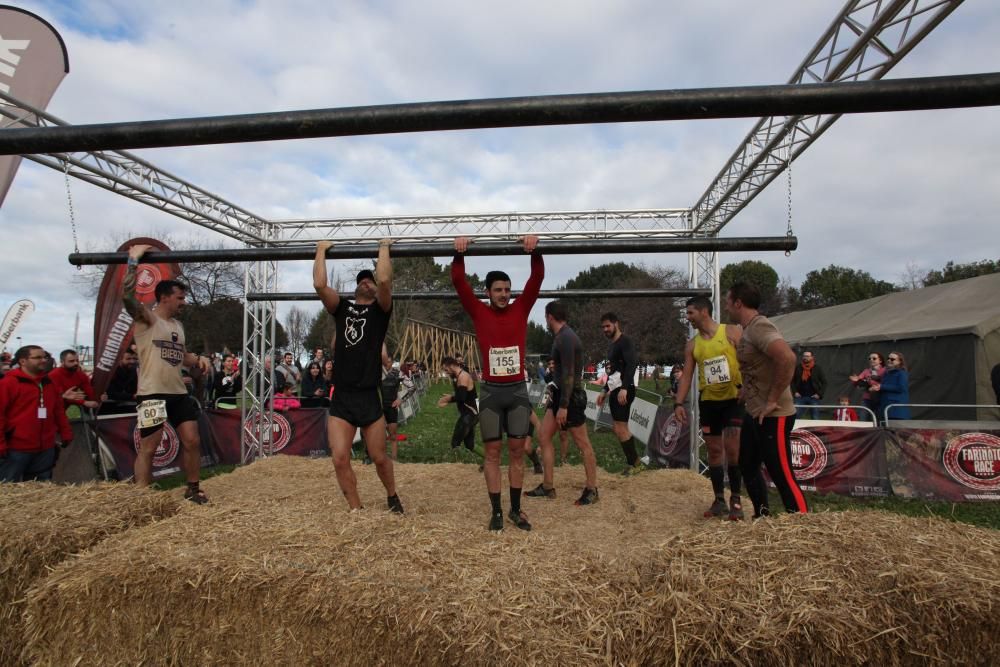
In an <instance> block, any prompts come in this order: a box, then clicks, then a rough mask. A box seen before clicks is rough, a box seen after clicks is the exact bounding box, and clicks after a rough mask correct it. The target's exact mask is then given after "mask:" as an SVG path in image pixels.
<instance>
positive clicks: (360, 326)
mask: <svg viewBox="0 0 1000 667" xmlns="http://www.w3.org/2000/svg"><path fill="white" fill-rule="evenodd" d="M367 321H368V320H366V319H364V318H361V317H348V318H345V320H344V340H345V341H347V345H348V347H350V346H352V345H357V344H358V343H360V342H361V339H362V338H364V337H365V322H367Z"/></svg>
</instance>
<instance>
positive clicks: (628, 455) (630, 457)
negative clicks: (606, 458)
mask: <svg viewBox="0 0 1000 667" xmlns="http://www.w3.org/2000/svg"><path fill="white" fill-rule="evenodd" d="M618 444H620V445H621V446H622V452H624V453H625V461H626V462H627V463H628V464H629V465H630V466H634V465H635V463H636V461H638V460H639V455H638V454H636V453H635V438H631V437H630V438H629V439H628V440H622V441H621V442H620V443H618Z"/></svg>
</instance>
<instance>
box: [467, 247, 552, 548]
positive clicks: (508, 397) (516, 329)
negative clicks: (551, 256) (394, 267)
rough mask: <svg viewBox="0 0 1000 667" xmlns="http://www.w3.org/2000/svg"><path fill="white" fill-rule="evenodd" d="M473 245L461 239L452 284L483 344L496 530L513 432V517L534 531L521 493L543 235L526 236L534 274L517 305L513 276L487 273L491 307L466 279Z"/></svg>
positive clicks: (483, 399) (482, 406)
mask: <svg viewBox="0 0 1000 667" xmlns="http://www.w3.org/2000/svg"><path fill="white" fill-rule="evenodd" d="M470 243H471V241H470V240H469V239H467V238H456V239H455V253H456V254H455V257H454V259H453V260H452V262H451V282H452V284H453V285H454V286H455V291H456V292H458V298H459V300H460V301H461V302H462V307H463V308H465V312H467V313H468V314H469V317H470V318H472V324H473V326H474V327H475V330H476V338H477V340H478V342H479V358H480V365H481V367H482V369H483V379H482V383H481V384H480V386H479V393H480V399H479V428H480V431H481V433H482V436H483V447H484V448H485V450H486V463H485V464H484V468H483V472H484V476H485V477H486V490H487V492H488V493H489V496H490V505H491V514H490V523H489V529H490V530H503V509H502V508H501V505H500V448H501V446H502V445H503V440H502V438H503V434H504V433H506V434H507V448H508V454H509V458H510V465H509V468H508V472H507V474H508V478H509V480H510V513H509V514H508V518H509V519H510V521H511V522H512V523H513V524H514V525H515V526H517V527H518V528H520V529H521V530H531V524H530V523H528V517H527V515H526V514H525V513H524V512H522V511H521V489H522V488H523V485H524V440H525V437H526V436H527V435H528V428H529V425H530V424H531V399H530V398H529V397H528V387H527V385H526V384H525V383H524V364H525V341H526V339H527V335H528V315H529V314H530V313H531V308H532V306H534V305H535V300H536V299H537V298H538V291H539V290H540V289H541V286H542V279H543V278H544V277H545V264H544V262H543V261H542V255H541V253H537V252H535V246H536V245H537V244H538V237H537V236H524V237H522V238H521V243H522V247H523V248H524V252H527V253H531V276H530V277H529V278H528V282H527V283H526V284H525V285H524V290H523V291H522V293H521V296H519V297H518V298H517V299H516V300H515V301H514V302H513V303H511V298H510V276H508V275H507V274H506V273H504V272H503V271H490V272H489V273H487V274H486V294H487V297H488V298H489V301H490V305H488V306H487V305H485V304H484V303H483V302H482V301H480V300H479V299H478V298H476V295H475V294H474V293H473V291H472V287H470V286H469V283H468V281H467V280H466V278H465V257H464V255H463V253H465V251H466V250H467V249H468V247H469V244H470Z"/></svg>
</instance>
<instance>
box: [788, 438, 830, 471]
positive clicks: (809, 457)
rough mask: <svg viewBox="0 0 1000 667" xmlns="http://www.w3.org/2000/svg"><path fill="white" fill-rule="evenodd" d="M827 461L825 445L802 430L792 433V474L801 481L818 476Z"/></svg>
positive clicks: (827, 454)
mask: <svg viewBox="0 0 1000 667" xmlns="http://www.w3.org/2000/svg"><path fill="white" fill-rule="evenodd" d="M828 459H829V452H828V451H827V449H826V445H824V444H823V441H822V440H821V439H820V438H819V437H818V436H816V435H814V434H812V433H810V432H809V431H806V430H804V429H802V430H800V429H795V430H794V431H792V473H793V474H794V475H795V479H796V480H799V481H802V480H806V479H813V478H814V477H817V476H819V475H820V473H822V472H823V470H824V469H826V464H827V461H828Z"/></svg>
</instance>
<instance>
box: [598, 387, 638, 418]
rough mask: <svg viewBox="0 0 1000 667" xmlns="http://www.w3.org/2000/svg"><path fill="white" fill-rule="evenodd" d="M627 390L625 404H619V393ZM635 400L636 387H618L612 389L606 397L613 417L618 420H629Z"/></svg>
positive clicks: (605, 402) (606, 403) (606, 402)
mask: <svg viewBox="0 0 1000 667" xmlns="http://www.w3.org/2000/svg"><path fill="white" fill-rule="evenodd" d="M623 391H624V392H626V394H625V396H626V399H625V405H618V394H619V393H621V392H623ZM634 400H635V387H632V388H631V389H626V388H625V387H618V389H612V390H611V391H609V392H608V393H607V395H606V396H605V398H604V404H605V405H607V406H608V410H609V411H610V412H611V419H612V420H613V421H616V422H627V421H628V416H629V413H630V412H631V411H632V401H634Z"/></svg>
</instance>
